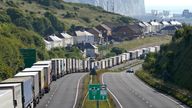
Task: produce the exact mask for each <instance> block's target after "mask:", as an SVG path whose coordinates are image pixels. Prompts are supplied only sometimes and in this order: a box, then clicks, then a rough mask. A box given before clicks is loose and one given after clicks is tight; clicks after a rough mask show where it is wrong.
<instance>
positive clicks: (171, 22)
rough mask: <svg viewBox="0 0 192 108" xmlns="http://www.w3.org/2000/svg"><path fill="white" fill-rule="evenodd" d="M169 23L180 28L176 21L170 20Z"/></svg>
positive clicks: (180, 24)
mask: <svg viewBox="0 0 192 108" xmlns="http://www.w3.org/2000/svg"><path fill="white" fill-rule="evenodd" d="M169 23H170V24H171V25H178V26H182V23H180V22H179V21H176V20H171V21H169Z"/></svg>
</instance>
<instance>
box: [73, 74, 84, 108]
mask: <svg viewBox="0 0 192 108" xmlns="http://www.w3.org/2000/svg"><path fill="white" fill-rule="evenodd" d="M83 76H84V75H82V76H81V77H80V78H79V80H78V84H77V91H76V96H75V103H74V104H73V108H75V106H76V104H77V99H78V95H79V84H80V81H81V79H82V78H83Z"/></svg>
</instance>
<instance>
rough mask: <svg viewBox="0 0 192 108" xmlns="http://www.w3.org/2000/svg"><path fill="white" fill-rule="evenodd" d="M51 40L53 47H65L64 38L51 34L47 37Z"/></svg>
mask: <svg viewBox="0 0 192 108" xmlns="http://www.w3.org/2000/svg"><path fill="white" fill-rule="evenodd" d="M46 40H47V41H49V42H50V44H51V46H52V48H55V47H63V40H62V39H60V38H58V37H57V36H56V35H51V36H48V37H47V38H46Z"/></svg>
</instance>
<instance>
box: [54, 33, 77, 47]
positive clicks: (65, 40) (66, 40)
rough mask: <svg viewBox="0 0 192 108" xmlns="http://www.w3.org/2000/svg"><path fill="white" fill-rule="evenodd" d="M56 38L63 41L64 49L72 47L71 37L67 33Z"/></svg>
mask: <svg viewBox="0 0 192 108" xmlns="http://www.w3.org/2000/svg"><path fill="white" fill-rule="evenodd" d="M58 37H59V38H60V39H62V40H63V46H64V47H68V46H72V45H73V37H72V36H71V35H69V34H68V33H66V32H64V33H60V34H59V35H58Z"/></svg>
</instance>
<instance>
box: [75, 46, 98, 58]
mask: <svg viewBox="0 0 192 108" xmlns="http://www.w3.org/2000/svg"><path fill="white" fill-rule="evenodd" d="M77 47H78V48H79V49H80V50H81V51H82V52H85V53H86V57H91V58H96V57H97V55H98V54H99V52H98V47H96V46H95V45H93V44H91V43H78V44H77Z"/></svg>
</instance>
